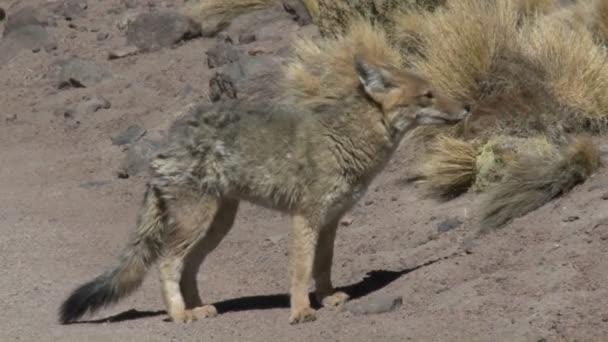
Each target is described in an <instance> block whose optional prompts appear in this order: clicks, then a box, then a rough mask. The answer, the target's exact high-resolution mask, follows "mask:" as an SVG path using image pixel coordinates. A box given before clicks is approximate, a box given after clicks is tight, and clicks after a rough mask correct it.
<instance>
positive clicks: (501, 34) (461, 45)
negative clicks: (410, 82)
mask: <svg viewBox="0 0 608 342" xmlns="http://www.w3.org/2000/svg"><path fill="white" fill-rule="evenodd" d="M413 16H416V17H417V19H412V17H413ZM518 18H519V16H518V12H517V5H516V4H515V3H514V2H512V1H496V2H495V1H477V0H460V1H451V2H448V4H447V5H446V6H444V7H440V8H438V9H436V10H435V11H434V12H425V11H414V12H410V15H407V14H406V15H405V16H397V17H396V18H395V24H394V25H395V28H394V29H395V32H399V34H400V35H401V36H402V37H403V36H404V35H403V32H406V34H405V36H406V37H407V36H408V34H407V32H411V31H413V30H412V29H413V27H412V24H411V23H412V22H415V23H416V24H417V25H418V26H419V27H418V30H417V34H418V37H419V38H418V40H419V42H420V43H422V45H423V53H422V56H412V60H411V64H412V65H413V66H414V67H415V68H416V69H418V70H419V71H420V72H421V73H422V74H424V75H426V76H427V77H429V78H430V79H431V81H432V82H433V83H435V85H436V86H437V87H439V88H440V89H441V90H443V91H444V92H447V93H448V95H451V96H453V97H456V98H458V99H462V100H469V101H470V100H474V99H475V98H477V97H478V96H477V94H478V93H479V89H480V87H481V82H480V81H482V80H485V79H487V78H488V75H489V73H490V71H491V70H492V67H493V66H494V64H495V62H496V60H497V58H498V57H499V56H500V54H501V53H502V51H504V50H508V49H509V48H510V46H511V45H512V42H513V37H514V36H515V35H516V33H517V22H518ZM465 23H466V24H465ZM397 43H399V42H397ZM400 44H402V43H400ZM406 44H407V43H406Z"/></svg>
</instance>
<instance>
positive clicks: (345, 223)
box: [340, 216, 353, 227]
mask: <svg viewBox="0 0 608 342" xmlns="http://www.w3.org/2000/svg"><path fill="white" fill-rule="evenodd" d="M351 224H353V218H352V217H350V216H344V217H343V218H342V219H341V220H340V225H341V226H344V227H348V226H350V225H351Z"/></svg>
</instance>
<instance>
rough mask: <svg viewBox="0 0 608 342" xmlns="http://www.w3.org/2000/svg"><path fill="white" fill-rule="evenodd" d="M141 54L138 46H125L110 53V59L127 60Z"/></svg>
mask: <svg viewBox="0 0 608 342" xmlns="http://www.w3.org/2000/svg"><path fill="white" fill-rule="evenodd" d="M138 53H139V49H138V48H137V47H136V46H125V47H122V48H119V49H116V50H112V51H110V52H109V53H108V59H110V60H112V59H118V58H125V57H129V56H134V55H136V54H138Z"/></svg>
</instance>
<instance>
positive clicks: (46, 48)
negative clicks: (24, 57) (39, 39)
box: [44, 41, 57, 53]
mask: <svg viewBox="0 0 608 342" xmlns="http://www.w3.org/2000/svg"><path fill="white" fill-rule="evenodd" d="M55 50H57V42H54V41H52V42H48V43H46V44H44V51H45V52H47V53H49V52H52V51H55Z"/></svg>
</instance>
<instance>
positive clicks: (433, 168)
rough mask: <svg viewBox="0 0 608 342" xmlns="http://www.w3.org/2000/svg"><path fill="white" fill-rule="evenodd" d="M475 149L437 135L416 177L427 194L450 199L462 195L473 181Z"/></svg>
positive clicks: (469, 144)
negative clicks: (419, 175) (421, 179)
mask: <svg viewBox="0 0 608 342" xmlns="http://www.w3.org/2000/svg"><path fill="white" fill-rule="evenodd" d="M476 154H477V151H476V148H475V146H474V144H472V143H470V142H467V141H464V140H461V139H457V138H453V137H449V136H447V135H439V136H437V137H436V138H435V139H434V141H433V142H432V143H431V146H430V148H429V154H428V157H427V159H426V160H425V161H424V162H423V163H422V166H421V168H420V174H421V175H422V177H423V181H422V183H423V184H424V185H425V187H426V189H427V192H428V193H429V194H432V195H436V196H438V197H444V198H450V197H454V196H457V195H460V194H461V193H463V192H466V191H467V190H468V189H469V188H470V186H471V185H472V184H473V182H474V181H475V175H476V165H475V161H476Z"/></svg>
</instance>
